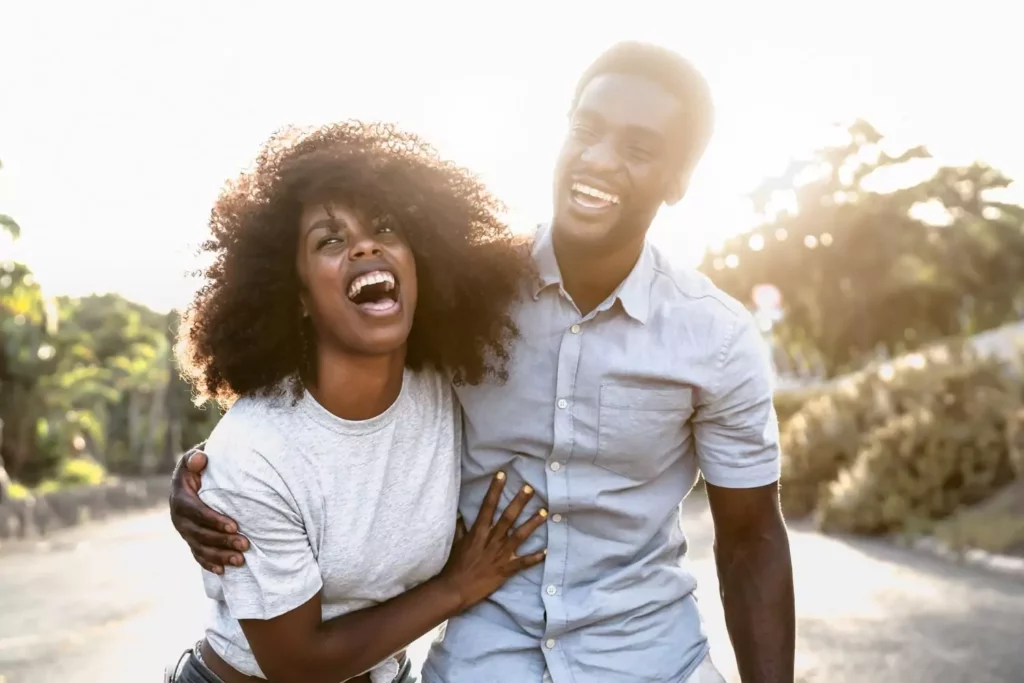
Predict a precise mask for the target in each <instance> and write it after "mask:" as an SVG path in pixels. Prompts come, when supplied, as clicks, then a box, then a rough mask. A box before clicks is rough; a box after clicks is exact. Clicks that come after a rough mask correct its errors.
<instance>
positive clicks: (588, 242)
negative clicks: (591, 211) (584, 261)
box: [552, 216, 615, 249]
mask: <svg viewBox="0 0 1024 683" xmlns="http://www.w3.org/2000/svg"><path fill="white" fill-rule="evenodd" d="M614 227H615V226H614V224H611V223H606V222H604V221H595V220H585V221H584V220H580V219H579V218H577V217H575V216H564V217H562V218H556V219H555V221H554V226H553V228H552V230H553V231H554V234H555V235H556V236H557V239H558V240H559V241H560V242H562V243H563V244H566V245H570V244H571V245H573V246H576V247H579V248H582V249H596V248H601V247H603V246H604V245H606V244H608V243H609V242H610V241H611V234H612V232H614Z"/></svg>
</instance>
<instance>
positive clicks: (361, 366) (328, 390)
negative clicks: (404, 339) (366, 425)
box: [309, 348, 405, 420]
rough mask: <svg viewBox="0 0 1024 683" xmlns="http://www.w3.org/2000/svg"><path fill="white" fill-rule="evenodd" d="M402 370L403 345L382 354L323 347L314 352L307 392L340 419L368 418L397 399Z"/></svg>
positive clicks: (403, 367) (376, 414) (403, 366)
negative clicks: (313, 369) (314, 371)
mask: <svg viewBox="0 0 1024 683" xmlns="http://www.w3.org/2000/svg"><path fill="white" fill-rule="evenodd" d="M404 373H405V349H404V348H403V349H401V350H400V351H396V352H395V353H391V354H388V355H384V356H356V355H352V354H347V353H342V352H338V351H333V352H332V351H331V350H330V349H325V350H323V351H320V352H318V353H317V378H316V386H314V387H309V393H311V394H312V395H313V398H315V399H316V400H317V403H319V404H320V405H322V406H323V407H324V408H326V409H327V410H328V411H329V412H330V413H332V414H334V415H337V416H338V417H340V418H341V419H343V420H369V419H370V418H372V417H376V416H378V415H380V414H381V413H383V412H384V411H385V410H387V409H388V408H390V407H391V405H392V404H393V403H394V402H395V401H396V400H398V395H399V393H401V391H402V377H403V375H404Z"/></svg>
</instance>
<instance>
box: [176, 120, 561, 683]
mask: <svg viewBox="0 0 1024 683" xmlns="http://www.w3.org/2000/svg"><path fill="white" fill-rule="evenodd" d="M498 208H499V207H498V205H497V203H496V202H495V200H494V199H492V198H491V196H490V195H489V194H488V193H487V192H486V191H485V189H484V188H483V186H482V185H481V184H480V183H479V182H478V181H476V180H475V179H474V178H472V177H471V176H470V175H469V174H468V173H467V172H465V171H463V170H461V169H459V168H457V167H455V166H453V165H451V164H448V163H444V162H441V161H439V160H438V158H437V157H436V155H435V154H434V153H433V152H432V151H431V150H430V149H429V148H428V147H426V146H425V145H424V144H423V143H422V142H421V141H420V140H418V139H417V138H416V137H414V136H411V135H408V134H404V133H400V132H398V131H396V130H395V129H393V128H391V127H388V126H381V125H373V126H370V125H363V124H359V123H349V124H342V125H333V126H329V127H326V128H322V129H320V130H317V131H314V132H312V133H308V134H303V133H300V132H298V131H295V130H288V131H285V132H283V133H280V134H278V135H276V136H275V137H273V138H272V139H271V140H270V142H269V143H268V144H267V145H266V147H265V148H264V150H263V152H262V153H261V154H260V156H259V157H258V159H257V161H256V164H255V167H254V169H253V170H252V171H251V172H248V173H246V174H244V175H242V176H241V178H239V179H238V180H237V181H235V182H234V183H232V184H230V185H229V186H228V187H227V189H226V190H225V192H224V193H223V195H222V196H221V198H220V199H219V201H218V203H217V205H216V207H215V208H214V210H213V214H212V219H211V229H212V232H213V238H212V240H211V241H209V242H208V243H207V244H206V249H207V250H208V251H210V252H211V253H212V254H213V255H214V256H215V261H214V263H213V265H212V266H210V268H209V269H208V270H207V277H208V280H209V282H208V284H207V285H206V286H205V287H204V288H203V289H201V290H200V291H199V293H198V295H197V296H196V299H195V301H194V302H193V304H192V306H191V308H190V309H189V311H188V313H187V314H186V316H185V317H184V319H183V327H182V333H181V336H180V341H179V348H178V357H179V360H180V362H181V365H182V367H183V368H184V370H185V374H186V376H188V377H189V378H190V380H191V381H192V382H193V383H194V384H195V386H196V388H197V389H198V391H199V394H200V398H202V399H216V400H218V401H220V402H221V403H223V404H231V408H230V409H229V410H228V411H227V414H226V415H225V416H224V417H223V419H222V420H221V421H220V423H219V424H218V425H217V428H216V429H215V430H214V432H213V434H212V435H211V437H210V440H209V442H208V443H207V446H206V451H207V453H208V454H209V456H210V461H209V466H208V468H207V470H206V472H205V474H204V477H203V484H202V489H201V491H200V496H201V497H202V498H203V500H204V502H206V503H207V504H209V505H210V506H211V507H214V508H216V509H218V510H219V511H220V512H222V513H224V514H226V515H229V516H230V517H232V518H234V519H235V520H237V521H238V523H239V525H240V527H241V528H242V529H243V531H244V532H245V534H246V536H247V537H248V539H249V543H250V547H249V549H248V551H247V552H246V562H245V564H244V565H243V566H239V567H228V568H227V569H226V570H224V571H223V572H222V573H213V572H209V571H207V572H204V576H203V580H204V584H205V588H206V592H207V595H209V596H210V597H211V598H213V599H214V600H215V602H216V610H215V614H214V616H213V617H212V619H211V621H210V622H209V624H208V628H207V631H206V637H205V639H204V640H203V641H201V642H200V643H199V644H198V645H197V646H196V648H195V649H194V650H193V651H192V652H190V653H188V655H187V657H183V659H182V661H181V662H179V666H178V667H177V669H178V671H177V672H175V674H174V675H173V679H172V680H177V681H182V682H183V683H195V682H207V683H208V682H216V681H224V682H226V683H236V682H240V681H252V680H261V679H267V680H270V681H274V682H275V683H291V682H292V681H295V682H298V681H302V682H303V683H317V682H320V681H322V682H323V683H337V682H338V681H343V680H359V681H371V682H372V683H390V682H391V681H399V680H409V673H408V664H407V663H404V667H403V666H402V664H403V660H402V657H401V655H399V656H396V653H400V652H401V651H402V650H403V649H404V648H405V647H406V646H407V645H408V644H409V643H411V642H412V641H413V640H415V639H416V638H418V637H420V636H421V635H423V634H425V633H427V632H429V631H430V630H431V629H433V628H434V627H436V626H437V625H439V624H441V623H442V622H444V621H445V620H446V619H447V618H449V617H450V616H452V615H453V614H455V613H457V612H459V611H461V610H464V609H466V608H467V607H469V606H470V605H472V604H475V603H476V602H478V601H480V600H482V599H484V598H485V597H486V596H487V595H489V594H490V593H492V592H493V591H494V590H496V589H497V588H498V587H499V586H500V585H501V584H502V583H503V582H504V581H505V579H506V578H508V577H509V576H511V575H512V574H514V573H515V572H517V571H519V570H521V569H524V568H526V567H529V566H532V565H535V564H537V563H539V562H540V561H541V560H542V559H543V552H539V553H534V554H531V555H528V556H523V557H519V556H517V555H516V549H517V548H518V547H519V545H520V544H521V543H522V542H523V541H524V540H525V539H526V538H527V537H528V536H529V534H531V533H532V532H533V531H534V530H536V529H537V528H538V527H539V526H540V524H541V523H542V522H543V521H544V518H545V517H546V513H545V512H544V511H543V510H541V511H540V512H538V513H537V514H535V515H533V516H532V517H530V519H529V520H528V521H526V522H525V523H524V524H522V525H521V526H519V527H517V528H514V525H515V524H516V521H517V518H518V517H519V515H520V513H521V512H522V510H523V508H524V506H525V504H526V502H527V501H528V499H529V498H530V496H531V495H532V491H531V490H530V489H529V487H525V488H524V489H523V490H522V491H520V492H518V493H517V494H516V496H515V497H514V498H513V499H512V502H511V503H510V504H509V506H508V507H507V508H506V509H505V511H504V513H503V514H502V516H501V517H500V519H498V520H497V522H495V521H494V520H495V514H496V510H495V508H496V506H497V503H498V501H499V499H500V495H501V488H502V485H503V481H504V477H503V476H502V475H499V476H498V477H496V478H495V481H494V482H493V483H492V487H491V491H490V494H489V496H488V498H487V500H486V501H485V503H484V505H483V507H482V508H481V513H480V515H479V519H480V520H482V521H480V522H479V523H478V524H475V525H474V528H473V529H470V530H468V531H466V530H464V529H461V523H459V524H458V525H457V522H456V514H457V512H456V503H457V498H458V488H459V455H460V448H461V446H460V439H461V432H462V426H461V424H460V417H459V414H460V411H459V410H458V407H457V405H456V403H455V398H454V396H453V393H452V391H451V382H452V381H454V382H456V383H458V382H469V383H476V382H479V381H481V380H483V379H485V378H487V377H488V376H496V377H498V378H501V377H503V376H504V363H503V361H504V360H505V359H506V358H507V357H508V355H507V351H506V349H507V345H508V343H509V342H510V341H511V340H512V338H513V337H514V336H515V333H516V330H515V327H514V325H513V323H512V322H511V319H510V318H509V316H508V313H507V309H508V307H509V305H510V304H511V303H512V302H513V300H514V299H515V297H516V295H517V292H518V288H519V285H520V281H521V278H522V276H523V275H524V274H526V273H527V271H528V269H529V268H530V266H529V262H528V260H527V256H526V254H524V253H522V252H521V251H520V250H519V249H517V247H516V246H515V245H514V243H513V241H512V238H511V236H510V234H509V233H508V232H507V230H506V228H505V227H504V226H503V225H502V224H501V223H500V222H499V221H498V220H497V218H496V210H497V209H498ZM492 524H493V526H492ZM457 526H459V529H458V530H457V528H456V527H457ZM453 537H454V542H453ZM449 550H450V551H451V552H450V555H449Z"/></svg>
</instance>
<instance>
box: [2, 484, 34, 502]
mask: <svg viewBox="0 0 1024 683" xmlns="http://www.w3.org/2000/svg"><path fill="white" fill-rule="evenodd" d="M7 497H8V498H10V499H11V500H25V499H26V498H31V497H32V492H31V491H29V490H28V487H27V486H24V485H22V484H19V483H18V482H16V481H15V482H11V483H10V485H9V486H8V487H7Z"/></svg>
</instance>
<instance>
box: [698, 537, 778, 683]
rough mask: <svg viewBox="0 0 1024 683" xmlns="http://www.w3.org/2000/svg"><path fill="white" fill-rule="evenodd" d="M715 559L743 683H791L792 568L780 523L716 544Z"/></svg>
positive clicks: (718, 540)
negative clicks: (749, 535)
mask: <svg viewBox="0 0 1024 683" xmlns="http://www.w3.org/2000/svg"><path fill="white" fill-rule="evenodd" d="M715 560H716V563H717V565H718V580H719V584H720V587H721V595H722V605H723V606H724V608H725V623H726V626H727V628H728V630H729V638H730V640H731V641H732V644H733V649H734V650H735V652H736V662H737V664H738V666H739V671H740V677H741V679H742V681H743V683H793V668H794V657H795V649H796V615H795V607H794V601H793V565H792V561H791V559H790V554H789V539H788V537H787V535H786V529H785V526H784V525H783V523H782V520H781V519H780V520H779V524H778V528H774V525H773V528H769V529H767V530H763V531H761V532H760V533H758V534H757V535H756V536H754V537H752V538H743V539H716V541H715Z"/></svg>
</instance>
